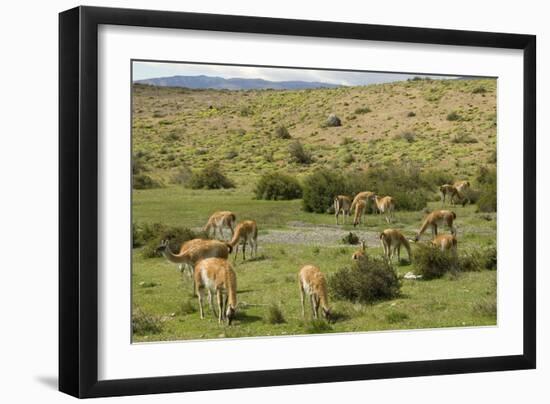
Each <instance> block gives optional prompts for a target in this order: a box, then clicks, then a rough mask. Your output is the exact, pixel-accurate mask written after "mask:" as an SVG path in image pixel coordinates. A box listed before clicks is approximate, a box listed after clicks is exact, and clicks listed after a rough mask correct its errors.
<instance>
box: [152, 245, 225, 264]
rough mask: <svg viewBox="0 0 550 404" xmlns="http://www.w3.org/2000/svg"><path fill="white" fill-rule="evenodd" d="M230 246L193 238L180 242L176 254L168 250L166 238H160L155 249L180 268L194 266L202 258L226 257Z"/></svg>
mask: <svg viewBox="0 0 550 404" xmlns="http://www.w3.org/2000/svg"><path fill="white" fill-rule="evenodd" d="M231 250H232V247H231V246H228V245H227V244H226V243H224V242H222V241H218V240H203V239H198V238H196V239H193V240H189V241H187V242H185V243H183V244H182V246H181V248H180V251H179V253H178V254H174V253H173V252H172V251H171V250H170V246H169V243H168V240H162V241H161V242H160V245H159V246H158V247H157V251H159V252H162V253H163V255H164V256H165V257H166V259H167V260H168V261H170V262H173V263H174V264H179V265H180V270H183V269H184V268H185V267H186V266H187V267H191V268H194V267H195V264H196V263H197V262H198V261H199V260H201V259H204V258H210V257H218V258H227V257H228V256H229V253H230V252H231Z"/></svg>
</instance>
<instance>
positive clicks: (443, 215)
mask: <svg viewBox="0 0 550 404" xmlns="http://www.w3.org/2000/svg"><path fill="white" fill-rule="evenodd" d="M455 219H456V213H454V212H452V211H450V210H434V211H433V212H432V213H430V214H429V215H428V216H426V218H425V219H424V222H423V223H422V227H420V230H419V231H418V233H416V237H415V238H414V241H418V240H420V236H421V235H422V233H424V232H425V231H426V230H427V229H428V227H430V228H431V229H432V235H433V236H434V237H435V236H437V226H442V225H444V224H446V225H447V227H449V229H451V233H452V234H453V235H456V228H455V227H454V226H453V222H454V220H455Z"/></svg>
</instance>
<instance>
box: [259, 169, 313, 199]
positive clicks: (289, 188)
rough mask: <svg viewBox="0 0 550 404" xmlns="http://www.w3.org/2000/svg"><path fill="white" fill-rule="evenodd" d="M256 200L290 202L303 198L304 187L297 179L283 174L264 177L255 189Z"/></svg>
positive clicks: (269, 174)
mask: <svg viewBox="0 0 550 404" xmlns="http://www.w3.org/2000/svg"><path fill="white" fill-rule="evenodd" d="M254 195H255V197H256V199H266V200H276V201H280V200H290V199H299V198H301V197H302V187H301V186H300V183H299V182H298V180H297V179H296V178H295V177H291V176H290V175H287V174H283V173H278V172H274V173H268V174H264V175H262V177H261V178H260V180H259V181H258V183H257V184H256V187H255V188H254Z"/></svg>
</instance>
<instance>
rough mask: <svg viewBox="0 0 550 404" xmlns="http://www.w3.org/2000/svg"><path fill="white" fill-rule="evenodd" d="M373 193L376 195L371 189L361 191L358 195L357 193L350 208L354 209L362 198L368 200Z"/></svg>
mask: <svg viewBox="0 0 550 404" xmlns="http://www.w3.org/2000/svg"><path fill="white" fill-rule="evenodd" d="M372 195H374V192H371V191H363V192H359V193H358V194H357V195H355V198H353V202H351V207H350V210H353V209H354V208H355V205H356V204H357V202H359V201H361V200H362V201H365V202H368V201H369V200H370V198H371V196H372Z"/></svg>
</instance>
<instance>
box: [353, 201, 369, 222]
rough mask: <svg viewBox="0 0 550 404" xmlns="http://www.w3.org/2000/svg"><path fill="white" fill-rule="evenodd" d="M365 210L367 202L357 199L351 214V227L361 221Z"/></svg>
mask: <svg viewBox="0 0 550 404" xmlns="http://www.w3.org/2000/svg"><path fill="white" fill-rule="evenodd" d="M366 212H367V202H366V201H364V200H363V199H359V200H358V201H357V202H356V204H355V214H354V215H353V227H355V226H357V225H358V224H359V223H361V222H363V215H364V214H365V213H366Z"/></svg>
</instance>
